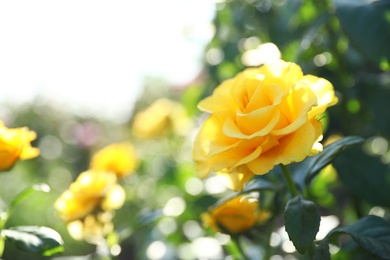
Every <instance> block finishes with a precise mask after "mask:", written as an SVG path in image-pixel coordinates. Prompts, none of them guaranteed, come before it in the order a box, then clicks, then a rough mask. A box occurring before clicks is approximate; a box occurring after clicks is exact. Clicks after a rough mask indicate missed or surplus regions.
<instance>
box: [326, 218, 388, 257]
mask: <svg viewBox="0 0 390 260" xmlns="http://www.w3.org/2000/svg"><path fill="white" fill-rule="evenodd" d="M343 234H348V235H350V236H351V237H352V239H353V240H354V241H355V242H356V243H358V244H359V246H361V247H362V248H364V249H365V250H367V251H368V252H369V253H371V254H373V255H375V256H378V257H381V258H383V259H388V258H389V256H390V223H389V222H387V221H385V220H384V219H382V218H380V217H377V216H367V217H364V218H362V219H360V220H358V221H356V222H355V223H353V224H352V225H350V226H347V227H340V228H336V229H334V230H332V231H331V232H330V233H329V234H328V239H329V240H330V241H331V242H333V243H335V244H337V239H338V237H339V236H340V235H343Z"/></svg>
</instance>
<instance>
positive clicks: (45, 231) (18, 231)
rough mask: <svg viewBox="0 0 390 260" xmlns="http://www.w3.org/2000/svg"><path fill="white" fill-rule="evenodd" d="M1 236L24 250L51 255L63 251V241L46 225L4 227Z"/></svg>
mask: <svg viewBox="0 0 390 260" xmlns="http://www.w3.org/2000/svg"><path fill="white" fill-rule="evenodd" d="M2 236H4V237H5V238H7V239H9V240H11V241H12V242H14V243H15V244H16V246H17V247H18V248H19V249H21V250H23V251H26V252H33V253H38V254H42V255H44V256H51V255H53V254H57V253H61V252H63V250H64V248H63V243H64V242H63V241H62V238H61V236H60V234H59V233H58V232H56V231H55V230H53V229H51V228H48V227H34V226H18V227H12V228H11V229H4V230H3V231H2Z"/></svg>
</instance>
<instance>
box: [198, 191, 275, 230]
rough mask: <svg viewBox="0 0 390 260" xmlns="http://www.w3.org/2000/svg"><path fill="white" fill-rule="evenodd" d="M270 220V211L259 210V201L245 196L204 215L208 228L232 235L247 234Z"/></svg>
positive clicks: (235, 198)
mask: <svg viewBox="0 0 390 260" xmlns="http://www.w3.org/2000/svg"><path fill="white" fill-rule="evenodd" d="M268 218H269V212H268V211H265V210H262V211H260V210H259V203H258V200H256V199H254V198H251V197H248V196H244V195H240V196H237V197H234V198H233V199H230V200H228V201H226V202H224V203H222V204H221V205H218V206H217V207H215V208H213V209H211V210H210V211H209V212H208V213H204V214H203V215H202V220H203V223H204V225H205V226H206V227H210V228H212V229H214V230H215V231H221V232H228V233H230V234H237V233H242V232H245V231H247V230H249V229H251V228H252V227H254V226H255V225H256V224H258V223H264V222H265V221H266V220H267V219H268Z"/></svg>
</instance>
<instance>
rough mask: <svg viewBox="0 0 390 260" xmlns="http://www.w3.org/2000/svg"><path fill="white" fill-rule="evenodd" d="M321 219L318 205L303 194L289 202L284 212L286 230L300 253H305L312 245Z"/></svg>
mask: <svg viewBox="0 0 390 260" xmlns="http://www.w3.org/2000/svg"><path fill="white" fill-rule="evenodd" d="M320 220H321V217H320V214H319V213H318V210H317V207H316V205H315V204H314V203H313V202H311V201H309V200H306V199H305V198H303V197H302V196H297V197H294V198H292V199H291V200H289V202H288V203H287V205H286V209H285V212H284V221H285V225H286V231H287V233H288V236H289V238H290V240H291V241H292V242H293V244H294V246H295V248H296V249H297V250H298V252H299V253H301V254H304V253H305V252H306V251H307V250H308V248H309V247H310V246H311V245H312V242H313V241H314V239H315V236H316V234H317V232H318V229H319V227H320Z"/></svg>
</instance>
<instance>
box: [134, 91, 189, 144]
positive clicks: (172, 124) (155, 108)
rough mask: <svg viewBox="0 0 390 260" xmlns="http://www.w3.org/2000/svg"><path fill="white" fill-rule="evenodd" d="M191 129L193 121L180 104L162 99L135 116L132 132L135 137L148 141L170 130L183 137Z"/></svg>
mask: <svg viewBox="0 0 390 260" xmlns="http://www.w3.org/2000/svg"><path fill="white" fill-rule="evenodd" d="M190 127H191V121H190V119H189V118H188V116H187V115H186V111H185V109H184V108H183V106H182V105H181V104H180V103H178V102H175V101H172V100H169V99H167V98H160V99H157V100H156V101H154V102H153V103H152V104H151V105H150V106H149V107H147V108H146V109H145V110H143V111H141V112H139V113H137V114H136V115H135V117H134V122H133V129H132V130H133V133H134V135H135V136H137V137H140V138H145V139H148V138H154V137H158V136H161V135H162V134H164V133H166V132H167V131H169V130H172V131H173V132H175V133H177V134H181V135H183V134H186V133H187V131H188V130H189V129H190Z"/></svg>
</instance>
